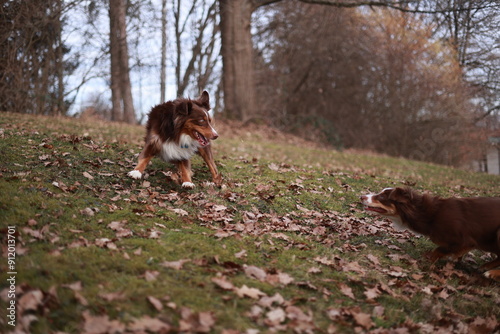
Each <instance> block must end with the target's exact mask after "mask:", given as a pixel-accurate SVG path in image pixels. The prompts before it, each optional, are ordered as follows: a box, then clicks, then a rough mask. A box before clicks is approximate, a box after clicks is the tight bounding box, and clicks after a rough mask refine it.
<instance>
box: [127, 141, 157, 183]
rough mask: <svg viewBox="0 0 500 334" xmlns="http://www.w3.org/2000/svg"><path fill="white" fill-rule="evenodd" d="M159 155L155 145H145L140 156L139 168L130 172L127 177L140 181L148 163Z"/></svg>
mask: <svg viewBox="0 0 500 334" xmlns="http://www.w3.org/2000/svg"><path fill="white" fill-rule="evenodd" d="M157 153H158V149H157V147H156V146H155V145H153V144H146V145H144V148H143V149H142V152H141V154H139V161H138V163H137V166H136V167H135V168H134V170H132V171H130V172H128V174H127V175H128V176H130V177H132V178H134V179H140V178H141V177H142V174H143V173H144V169H146V166H147V165H148V163H149V162H150V161H151V159H152V158H153V156H154V155H155V154H157Z"/></svg>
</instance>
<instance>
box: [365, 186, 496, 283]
mask: <svg viewBox="0 0 500 334" xmlns="http://www.w3.org/2000/svg"><path fill="white" fill-rule="evenodd" d="M360 198H361V201H362V202H363V204H364V206H365V208H366V210H368V211H372V212H376V213H377V214H380V215H382V216H385V217H387V218H390V219H391V220H392V221H393V222H394V223H395V224H396V225H399V226H400V227H404V228H409V229H410V230H412V231H414V232H416V233H419V234H422V235H425V236H427V237H429V238H430V239H431V241H432V242H434V243H435V244H436V245H438V247H437V248H436V249H434V250H433V251H431V252H430V253H429V254H428V256H429V258H430V259H431V260H432V261H433V263H434V262H435V261H437V260H438V259H440V258H443V257H447V256H451V257H455V258H461V257H462V256H463V255H465V254H466V253H468V252H469V251H471V250H473V249H479V250H482V251H485V252H490V253H493V254H496V256H497V258H496V259H495V260H493V261H491V262H488V263H485V264H483V265H482V268H483V269H485V270H488V271H487V272H486V273H485V276H487V277H492V278H494V279H500V270H491V269H493V268H496V267H499V266H500V198H499V197H476V198H446V199H443V198H439V197H435V196H431V195H428V194H424V195H420V194H418V193H417V192H415V191H414V190H412V189H410V188H386V189H384V190H382V192H380V193H378V194H370V195H363V196H361V197H360Z"/></svg>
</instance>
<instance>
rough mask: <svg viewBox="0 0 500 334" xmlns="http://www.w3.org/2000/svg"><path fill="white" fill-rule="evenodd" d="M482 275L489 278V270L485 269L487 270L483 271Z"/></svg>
mask: <svg viewBox="0 0 500 334" xmlns="http://www.w3.org/2000/svg"><path fill="white" fill-rule="evenodd" d="M483 276H484V277H488V278H490V277H491V274H490V272H489V271H487V272H485V273H483Z"/></svg>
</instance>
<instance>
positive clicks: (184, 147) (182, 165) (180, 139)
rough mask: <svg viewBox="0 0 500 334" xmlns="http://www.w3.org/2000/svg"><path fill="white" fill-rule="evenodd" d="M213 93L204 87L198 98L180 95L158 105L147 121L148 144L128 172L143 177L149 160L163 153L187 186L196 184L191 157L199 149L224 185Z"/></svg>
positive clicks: (213, 175) (146, 143)
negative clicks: (215, 143)
mask: <svg viewBox="0 0 500 334" xmlns="http://www.w3.org/2000/svg"><path fill="white" fill-rule="evenodd" d="M209 110H210V101H209V95H208V93H207V92H206V91H204V92H203V93H202V94H201V96H200V97H199V98H198V99H196V100H191V99H184V98H179V99H176V100H174V101H168V102H166V103H163V104H160V105H157V106H155V107H154V108H153V109H151V112H150V113H149V118H148V122H147V124H146V137H145V144H144V148H143V149H142V152H141V153H140V154H139V162H138V164H137V166H136V167H135V169H134V170H133V171H131V172H129V173H128V175H129V176H130V177H132V178H134V179H140V178H141V177H142V174H143V173H144V169H145V168H146V166H147V164H148V163H149V161H150V160H151V159H152V158H153V157H154V156H157V155H158V156H160V157H161V158H162V159H163V160H164V161H167V162H171V163H174V164H176V165H177V168H178V171H179V176H180V179H181V182H182V187H183V188H189V189H191V188H194V184H193V183H192V181H191V176H192V174H193V173H192V171H191V161H190V159H191V157H192V156H193V155H194V154H195V153H199V154H200V155H201V156H202V158H203V160H205V162H206V164H207V165H208V168H209V169H210V173H211V174H212V180H213V182H214V183H215V184H217V185H220V183H221V182H222V177H221V175H220V174H219V173H218V171H217V166H216V165H215V162H214V158H213V155H212V149H211V146H210V141H211V140H215V139H217V138H218V137H219V135H218V134H217V131H215V129H214V128H213V125H212V118H211V117H210V114H209V113H208V111H209Z"/></svg>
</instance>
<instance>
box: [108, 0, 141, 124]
mask: <svg viewBox="0 0 500 334" xmlns="http://www.w3.org/2000/svg"><path fill="white" fill-rule="evenodd" d="M125 16H126V10H125V2H124V0H110V1H109V19H110V20H109V21H110V53H111V94H112V96H111V99H112V103H113V107H112V113H111V115H112V116H111V117H112V120H114V121H120V120H122V121H125V122H127V123H135V122H136V119H135V112H134V101H133V99H132V86H131V84H130V69H129V66H128V46H127V27H126V23H125ZM120 104H121V105H120ZM122 106H123V113H122V112H121V111H122V108H121V107H122ZM119 116H120V117H119Z"/></svg>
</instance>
